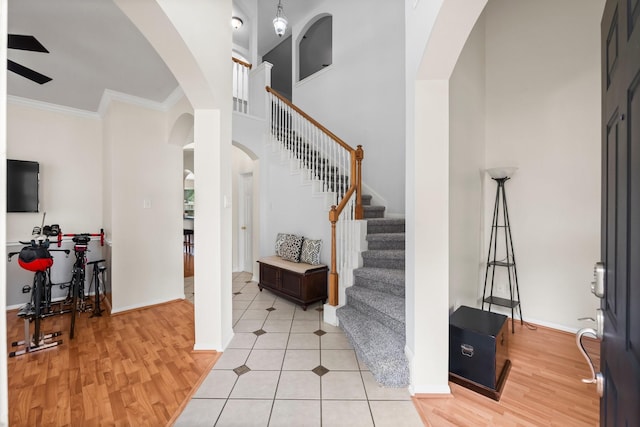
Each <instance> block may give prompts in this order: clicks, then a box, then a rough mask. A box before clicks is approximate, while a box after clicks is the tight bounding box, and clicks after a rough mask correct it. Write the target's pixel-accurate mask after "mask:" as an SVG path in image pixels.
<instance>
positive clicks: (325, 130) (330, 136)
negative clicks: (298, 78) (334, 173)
mask: <svg viewBox="0 0 640 427" xmlns="http://www.w3.org/2000/svg"><path fill="white" fill-rule="evenodd" d="M266 89H267V92H269V93H272V94H273V95H274V96H275V97H276V98H278V99H279V100H280V101H282V102H284V103H285V104H287V106H288V107H289V108H291V109H292V110H294V111H295V112H296V113H298V114H300V115H301V116H302V117H304V118H305V119H307V120H308V121H310V122H311V123H312V124H313V125H314V126H315V127H317V128H318V129H320V130H321V131H322V132H324V133H325V134H327V136H329V138H331V139H333V140H334V141H335V142H337V143H338V144H340V146H341V147H342V148H344V149H345V150H347V151H349V152H350V153H355V151H356V150H355V149H354V148H352V147H351V146H350V145H349V144H347V143H346V142H344V141H343V140H341V139H340V138H338V137H337V136H336V135H335V134H334V133H333V132H331V131H330V130H329V129H327V128H326V127H324V126H322V125H321V124H320V123H318V122H317V121H316V120H315V119H314V118H313V117H311V116H310V115H308V114H307V113H305V112H304V111H302V110H301V109H299V108H298V107H296V106H295V105H294V104H292V103H291V101H289V100H288V99H287V98H285V97H284V96H282V95H280V94H279V93H278V92H276V91H275V90H274V89H272V88H271V87H269V86H266Z"/></svg>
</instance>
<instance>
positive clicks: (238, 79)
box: [231, 57, 251, 114]
mask: <svg viewBox="0 0 640 427" xmlns="http://www.w3.org/2000/svg"><path fill="white" fill-rule="evenodd" d="M231 60H232V61H233V111H237V112H239V113H245V114H246V113H248V112H249V71H251V64H249V63H247V62H244V61H241V60H239V59H238V58H233V57H232V58H231Z"/></svg>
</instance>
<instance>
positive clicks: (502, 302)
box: [482, 177, 524, 333]
mask: <svg viewBox="0 0 640 427" xmlns="http://www.w3.org/2000/svg"><path fill="white" fill-rule="evenodd" d="M492 179H493V180H494V181H496V183H497V184H498V186H497V188H496V200H495V203H494V205H493V221H492V223H491V237H490V238H489V253H488V254H487V269H486V271H485V274H484V290H483V291H482V310H484V306H485V304H488V305H489V308H488V311H491V306H492V305H498V306H502V307H507V308H510V309H511V332H512V333H514V332H515V329H514V318H515V316H514V314H515V311H517V312H518V314H519V315H520V324H523V323H524V322H523V321H522V307H521V305H520V289H519V288H518V271H517V269H516V257H515V255H514V253H513V241H512V239H511V226H510V223H509V211H508V209H507V197H506V195H505V190H504V184H505V182H506V181H507V180H508V179H509V177H504V178H492ZM501 217H502V223H500V219H501ZM500 229H503V231H504V233H503V234H504V245H505V251H506V255H505V257H504V258H502V259H497V249H498V230H500ZM496 267H500V268H506V269H507V279H508V283H509V298H502V297H498V296H494V294H493V291H494V285H495V275H496ZM487 285H490V288H489V295H488V296H487Z"/></svg>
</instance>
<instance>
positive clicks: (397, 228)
mask: <svg viewBox="0 0 640 427" xmlns="http://www.w3.org/2000/svg"><path fill="white" fill-rule="evenodd" d="M404 226H405V221H404V218H371V219H367V233H368V234H375V233H404Z"/></svg>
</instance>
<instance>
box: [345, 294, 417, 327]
mask: <svg viewBox="0 0 640 427" xmlns="http://www.w3.org/2000/svg"><path fill="white" fill-rule="evenodd" d="M346 295H347V305H349V306H352V307H353V308H355V309H356V310H358V311H360V312H361V313H363V314H365V315H367V317H369V318H371V319H374V320H377V321H378V322H380V323H382V324H383V325H385V326H386V327H387V328H389V329H391V330H392V331H394V332H395V333H397V334H398V335H400V336H402V337H404V335H405V317H404V298H403V297H399V296H396V295H391V294H389V293H386V292H380V291H374V290H372V289H368V288H364V287H362V286H351V287H349V288H347V289H346Z"/></svg>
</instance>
